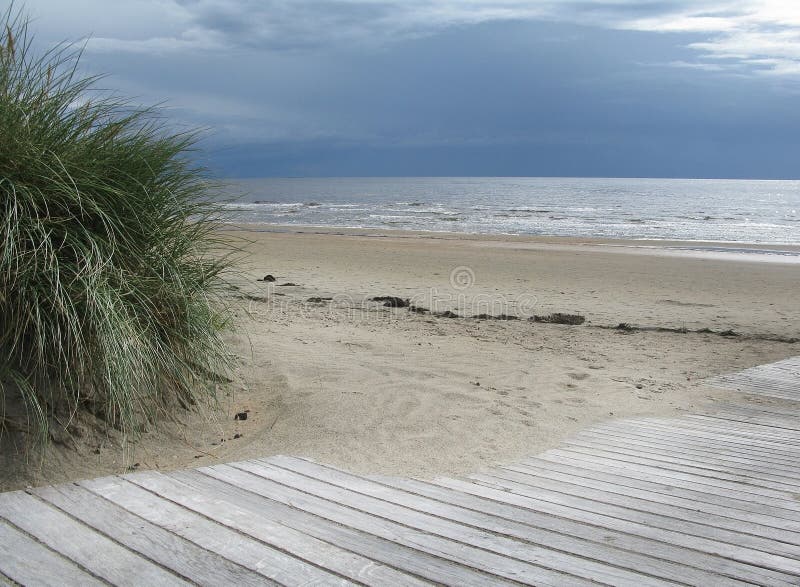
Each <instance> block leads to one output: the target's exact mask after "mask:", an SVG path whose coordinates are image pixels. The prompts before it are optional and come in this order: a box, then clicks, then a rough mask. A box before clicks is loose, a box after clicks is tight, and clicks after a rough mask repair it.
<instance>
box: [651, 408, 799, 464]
mask: <svg viewBox="0 0 800 587" xmlns="http://www.w3.org/2000/svg"><path fill="white" fill-rule="evenodd" d="M639 424H640V425H644V426H654V427H658V428H660V429H664V430H667V431H669V430H674V429H677V430H680V431H682V432H685V433H690V432H695V433H701V434H703V435H707V436H709V437H711V438H717V439H725V440H727V441H729V442H736V443H740V444H744V445H750V446H753V447H758V448H762V449H767V450H769V451H776V453H777V454H779V455H782V456H788V457H790V458H795V457H797V456H800V448H798V447H795V446H790V445H788V444H785V443H780V442H774V441H772V440H769V439H766V438H761V437H760V436H758V435H753V434H747V433H743V432H738V431H736V430H730V429H726V428H725V427H724V426H722V425H719V426H713V425H711V424H705V425H700V424H697V423H695V422H691V421H688V420H685V419H683V418H675V419H674V420H672V421H669V422H664V421H654V420H651V419H649V418H642V419H640V420H639Z"/></svg>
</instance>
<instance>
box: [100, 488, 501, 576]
mask: <svg viewBox="0 0 800 587" xmlns="http://www.w3.org/2000/svg"><path fill="white" fill-rule="evenodd" d="M181 483H183V484H185V485H186V487H187V490H188V491H190V492H194V493H199V494H209V493H210V494H213V495H215V496H217V497H220V498H223V499H225V500H229V501H234V502H235V503H236V504H237V505H239V506H240V507H242V508H244V509H247V510H250V511H256V512H259V513H260V514H262V515H264V516H268V517H269V519H271V520H275V521H279V522H280V523H281V524H282V525H285V526H288V527H290V528H294V529H295V530H299V531H301V532H304V533H305V534H308V535H310V536H313V537H315V538H318V539H319V540H323V541H324V542H327V543H329V544H334V545H337V546H339V547H341V548H344V549H345V550H348V551H350V552H354V553H359V554H362V555H364V556H366V557H367V558H370V559H372V560H376V561H378V562H382V563H385V564H387V565H390V566H393V567H396V568H398V569H400V570H402V571H404V572H408V573H409V574H411V575H412V576H414V575H417V576H420V577H422V578H425V579H429V580H431V581H433V582H435V583H437V584H442V585H466V586H472V587H479V586H483V585H486V584H487V583H492V584H497V585H505V584H506V582H504V581H503V580H501V579H500V578H499V577H496V576H491V575H488V574H485V573H483V572H480V571H475V570H473V569H470V568H467V567H465V566H463V565H461V564H457V563H454V562H451V561H446V560H443V559H441V558H439V557H436V556H432V555H429V554H427V553H424V552H421V551H419V550H416V549H413V548H409V547H406V546H402V545H399V544H396V543H394V542H390V541H388V540H385V539H383V538H378V537H377V536H373V535H371V534H367V533H365V532H361V531H358V530H354V529H352V528H349V527H347V526H343V525H341V524H338V523H336V522H332V521H330V520H327V519H325V518H321V517H319V516H316V515H313V514H309V513H307V512H304V511H301V510H298V509H295V508H294V507H291V506H289V505H285V504H283V503H278V502H276V501H273V500H271V499H268V498H266V497H263V496H261V495H257V494H255V493H251V492H249V491H244V490H241V489H239V488H238V487H234V486H232V485H228V484H227V483H223V482H220V481H218V480H216V479H213V478H210V477H207V476H205V475H198V474H194V475H191V476H190V477H189V476H183V477H182V478H181ZM130 487H131V488H133V489H135V490H136V491H138V492H143V493H146V494H147V495H150V496H151V497H154V495H153V494H151V493H150V492H149V491H147V490H145V489H143V488H141V487H139V486H137V485H132V484H131V485H130ZM114 497H117V498H118V496H114ZM140 502H142V500H141V499H140V498H139V497H137V498H136V499H135V502H134V504H135V505H136V506H139V507H141V508H144V509H145V511H144V515H150V513H149V511H148V510H147V509H146V508H149V507H151V506H150V504H149V503H146V504H141V505H140ZM168 503H170V504H171V505H173V507H174V508H177V509H178V510H181V511H182V513H183V514H184V515H183V518H182V519H178V520H175V519H174V515H173V513H172V512H167V514H166V515H165V519H164V520H163V521H162V520H157V522H158V523H161V524H174V525H175V526H176V529H174V530H173V531H183V530H184V528H188V529H193V528H197V527H198V526H200V525H199V524H197V523H196V522H194V521H192V520H191V517H200V516H199V514H197V513H195V512H193V511H192V512H190V511H189V510H186V509H184V508H183V507H179V506H177V505H176V504H172V503H171V502H168ZM129 507H130V506H129ZM159 509H163V508H159ZM178 513H181V512H178ZM187 514H188V515H187ZM200 520H201V521H204V522H206V525H207V526H208V527H200V528H199V529H198V530H199V535H198V536H196V537H194V539H195V540H205V539H206V536H208V535H212V536H219V537H220V539H221V540H222V542H223V546H224V547H228V545H229V544H230V540H229V539H228V538H227V537H226V536H225V534H224V532H229V533H230V534H233V535H238V536H239V537H240V538H245V537H244V536H243V535H242V534H239V533H238V532H235V531H233V530H231V529H229V528H227V527H226V526H219V525H218V524H217V523H216V522H212V521H210V520H208V519H206V518H205V517H202V518H200ZM215 526H218V528H215ZM245 540H246V543H245V546H246V547H247V546H252V545H258V546H264V547H265V545H263V544H262V543H261V542H257V541H256V540H253V539H250V538H249V537H246V538H245ZM206 547H207V548H212V547H213V544H208V545H206ZM243 550H244V549H243V548H242V547H241V546H239V545H236V544H234V545H232V550H231V551H230V552H227V551H219V552H220V554H223V555H225V556H226V557H228V558H233V557H237V556H238V557H240V556H241V554H242V551H243ZM281 554H283V553H281ZM286 556H288V555H286ZM289 558H291V560H292V561H296V559H294V558H293V557H289ZM253 560H255V561H261V562H264V563H265V565H264V567H265V568H264V569H262V572H265V570H269V571H271V572H273V573H274V570H275V569H274V567H275V564H274V563H270V564H266V560H265V559H262V558H259V557H258V556H255V555H254V556H253V557H252V558H251V559H250V560H249V561H240V562H242V563H248V562H249V563H250V564H252V561H253ZM297 562H298V563H299V561H297ZM309 569H310V570H311V571H317V572H318V574H320V575H322V574H323V571H322V570H319V569H317V568H316V567H310V566H308V565H304V566H303V567H302V568H301V570H302V571H304V572H305V573H306V575H307V571H308V570H309ZM271 576H272V577H273V578H275V579H276V580H279V581H280V582H281V583H282V584H289V585H292V584H294V585H297V584H316V583H322V584H326V585H327V584H331V583H332V580H333V579H334V577H333V576H332V575H328V576H327V577H325V576H323V577H308V576H305V575H302V574H300V573H297V572H296V570H295V571H293V570H292V569H287V571H286V572H285V573H283V575H282V576H274V574H273V575H271ZM508 584H509V585H510V583H508Z"/></svg>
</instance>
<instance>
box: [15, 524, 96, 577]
mask: <svg viewBox="0 0 800 587" xmlns="http://www.w3.org/2000/svg"><path fill="white" fill-rule="evenodd" d="M3 575H5V576H6V577H8V579H9V580H11V581H14V582H16V583H19V584H20V585H42V586H52V587H61V586H62V585H86V586H87V587H94V586H100V585H106V583H104V582H103V581H101V580H100V579H98V578H97V577H95V576H93V575H90V574H89V573H87V572H86V571H85V570H84V569H81V568H80V567H79V566H78V565H76V564H75V563H74V562H72V561H71V560H69V559H66V558H64V557H63V556H61V555H60V554H57V553H56V552H54V551H52V550H50V549H49V548H47V547H46V546H44V545H43V544H42V543H41V542H37V541H36V540H34V539H33V538H31V537H30V536H28V535H27V534H25V533H23V532H20V531H19V530H17V529H16V528H14V527H13V526H10V525H9V524H7V523H6V522H3V521H2V520H0V577H2V576H3ZM9 584H10V583H9Z"/></svg>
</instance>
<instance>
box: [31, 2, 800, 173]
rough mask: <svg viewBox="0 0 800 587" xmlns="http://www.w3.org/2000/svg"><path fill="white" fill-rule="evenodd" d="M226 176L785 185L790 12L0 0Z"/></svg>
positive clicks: (40, 39) (667, 6) (765, 8)
mask: <svg viewBox="0 0 800 587" xmlns="http://www.w3.org/2000/svg"><path fill="white" fill-rule="evenodd" d="M17 4H18V5H19V6H20V7H22V8H23V9H24V10H25V11H27V12H28V13H29V15H30V16H31V17H32V18H33V19H34V22H33V24H32V29H33V31H34V32H35V34H36V35H37V41H36V42H37V44H38V45H39V46H41V47H45V46H47V45H51V44H53V43H55V42H57V41H60V40H64V39H70V40H83V39H88V40H87V41H86V49H85V53H84V59H83V69H84V71H86V72H88V73H108V74H109V76H108V77H107V78H106V79H105V80H104V82H103V85H105V86H107V87H109V88H114V89H117V90H119V91H120V92H122V93H124V94H126V95H128V96H133V97H135V99H136V100H138V101H140V102H142V103H148V104H149V103H164V104H165V106H166V108H167V111H168V114H169V117H170V119H171V120H174V121H175V122H176V124H188V125H194V126H202V127H204V128H207V129H208V132H207V135H206V138H205V139H204V143H203V146H204V148H205V149H206V152H207V153H208V157H209V161H210V164H211V166H212V167H213V168H214V169H215V170H216V171H217V172H218V173H220V174H222V175H227V176H334V175H338V176H362V175H530V176H612V177H613V176H617V177H629V176H639V177H759V178H761V177H763V178H778V177H786V178H796V177H800V107H799V106H800V2H797V1H796V0H691V1H690V0H641V1H636V0H561V1H548V0H527V1H526V0H136V1H135V2H133V1H121V0H82V1H81V2H65V1H64V0H28V1H27V2H25V3H23V2H21V1H19V0H17Z"/></svg>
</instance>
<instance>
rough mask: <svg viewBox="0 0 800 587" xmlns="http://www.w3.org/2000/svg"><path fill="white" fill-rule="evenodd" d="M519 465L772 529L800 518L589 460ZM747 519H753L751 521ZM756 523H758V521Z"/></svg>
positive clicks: (529, 461) (540, 460)
mask: <svg viewBox="0 0 800 587" xmlns="http://www.w3.org/2000/svg"><path fill="white" fill-rule="evenodd" d="M518 464H519V465H524V466H526V467H532V468H534V469H535V470H536V471H537V472H539V473H542V474H543V472H544V471H552V472H556V473H560V474H563V475H570V476H572V477H575V478H576V479H580V483H584V482H585V481H584V480H585V479H593V480H597V481H603V482H605V483H607V484H609V485H614V486H616V487H620V488H623V489H624V488H634V489H639V490H642V491H646V492H650V493H659V494H664V495H667V496H674V497H681V498H684V499H686V500H694V501H697V502H701V503H706V504H711V505H713V506H715V508H725V509H728V510H730V511H731V512H735V514H734V513H732V514H731V515H736V516H738V515H740V514H739V512H741V515H744V516H745V517H744V519H746V520H750V521H753V522H757V523H763V524H764V525H766V526H772V525H775V527H778V528H783V527H785V526H786V522H789V523H797V522H798V521H800V520H798V519H797V518H798V517H800V516H797V513H796V512H793V511H791V510H784V509H781V508H773V507H772V506H770V505H765V504H760V503H755V502H752V501H745V500H740V499H736V498H732V497H729V496H728V495H726V494H724V493H723V492H718V493H709V492H705V491H698V490H696V489H692V488H685V487H683V486H682V485H681V484H676V483H675V482H674V481H671V480H669V479H664V478H654V477H653V476H652V475H644V474H638V475H637V474H636V473H635V472H631V471H625V470H622V469H614V468H609V467H607V466H604V465H599V464H596V463H593V462H592V461H591V460H588V461H583V462H575V461H573V462H565V460H564V459H560V460H559V461H554V460H549V459H544V458H536V457H533V458H529V459H524V460H522V461H520V463H518ZM750 516H756V517H752V518H751V517H750ZM759 520H760V522H758V521H759Z"/></svg>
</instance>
